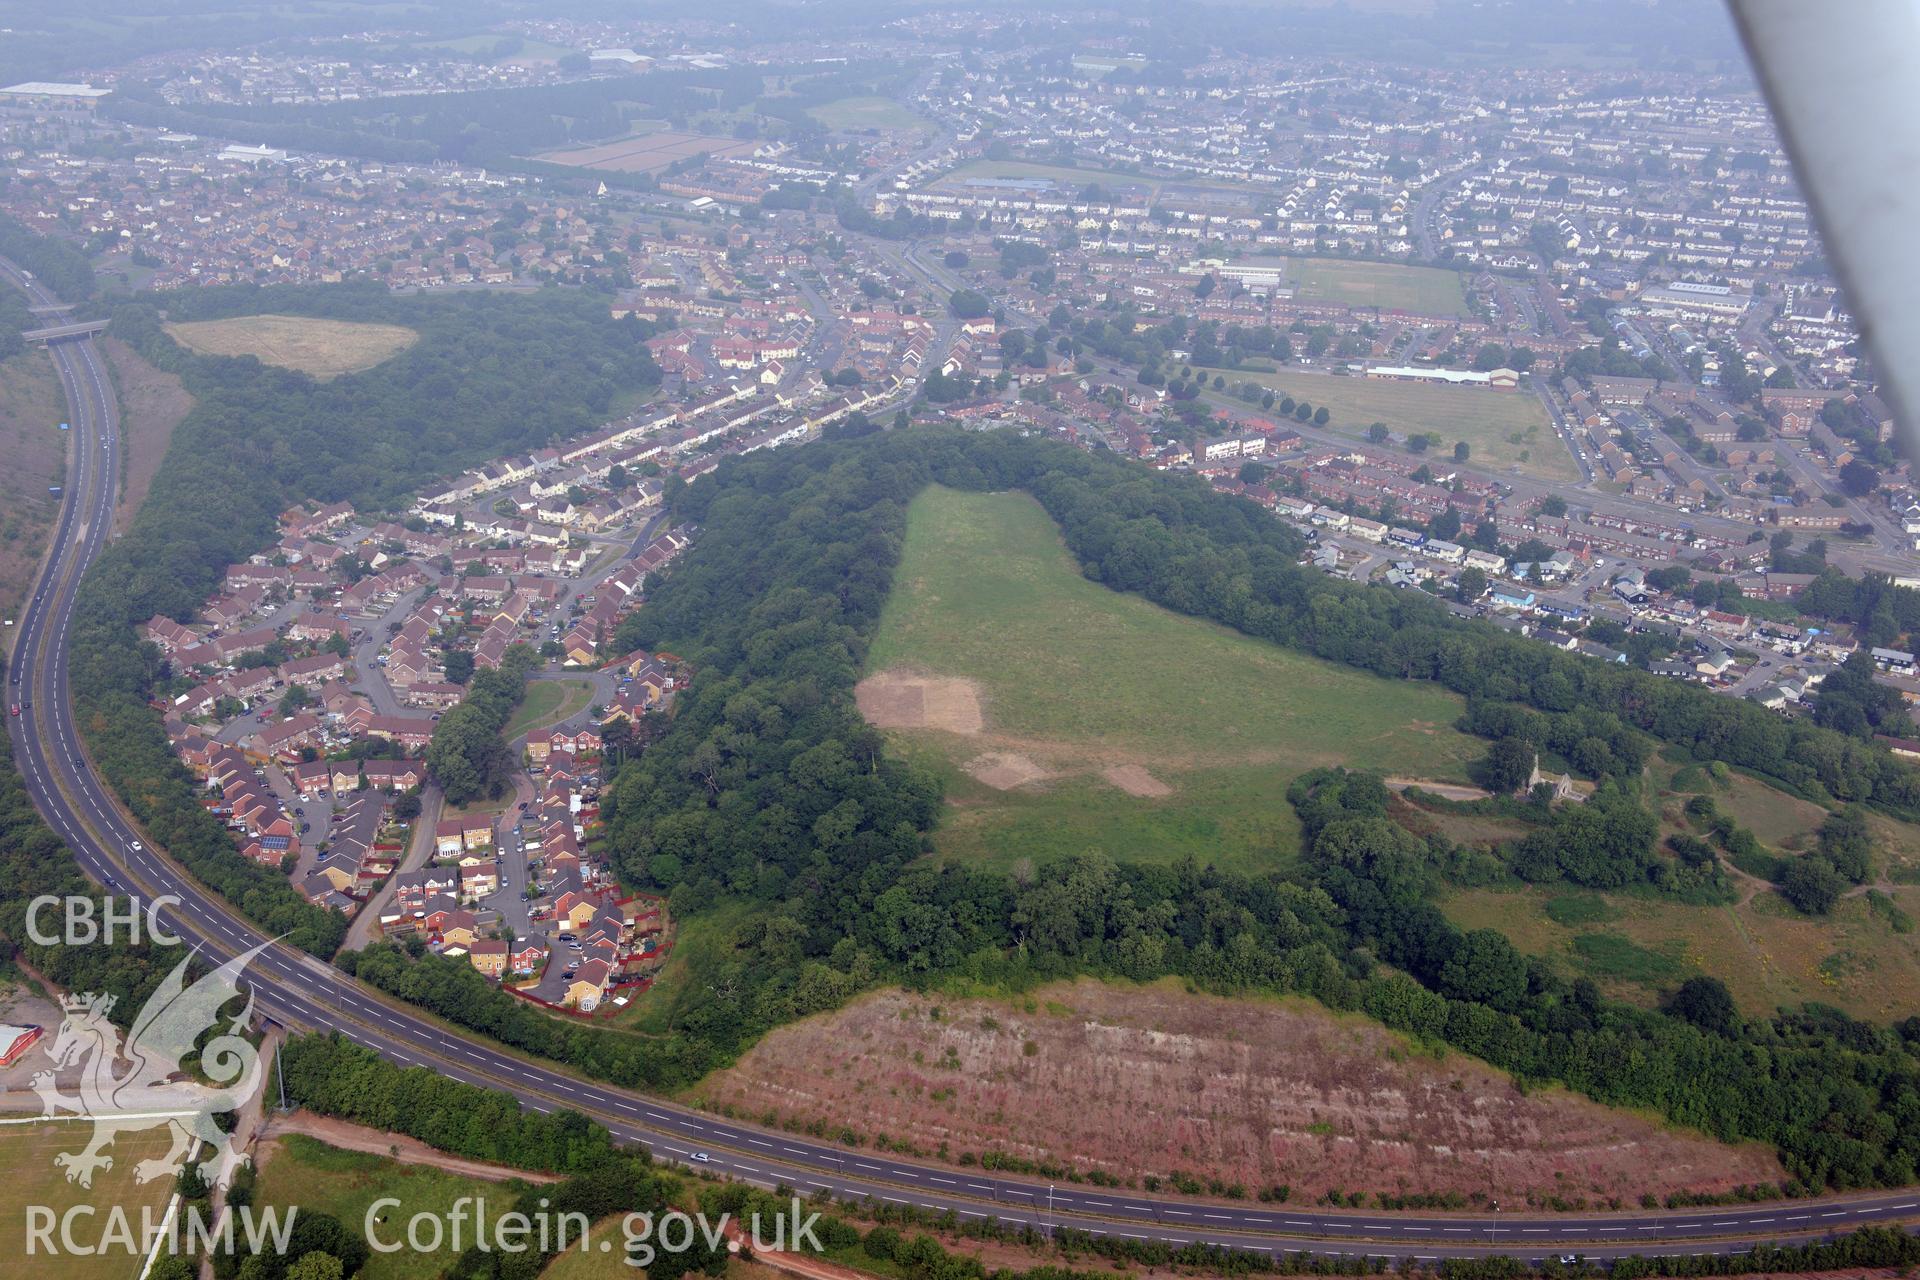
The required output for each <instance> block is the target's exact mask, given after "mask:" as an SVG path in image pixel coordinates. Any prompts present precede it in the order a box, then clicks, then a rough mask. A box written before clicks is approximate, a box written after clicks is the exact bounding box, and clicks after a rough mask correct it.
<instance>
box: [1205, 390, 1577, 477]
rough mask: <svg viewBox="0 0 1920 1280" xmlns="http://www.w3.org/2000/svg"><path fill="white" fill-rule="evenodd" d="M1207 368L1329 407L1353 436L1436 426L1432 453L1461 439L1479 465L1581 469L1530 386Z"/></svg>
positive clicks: (1560, 473) (1562, 473) (1554, 472)
mask: <svg viewBox="0 0 1920 1280" xmlns="http://www.w3.org/2000/svg"><path fill="white" fill-rule="evenodd" d="M1209 372H1210V373H1216V372H1217V373H1219V374H1220V375H1221V376H1222V377H1224V378H1226V380H1227V382H1228V384H1229V385H1231V384H1233V383H1235V382H1245V381H1253V382H1257V383H1259V384H1260V385H1262V386H1266V387H1272V388H1273V389H1274V390H1276V391H1283V392H1285V393H1286V394H1287V395H1290V396H1292V397H1293V398H1294V399H1295V400H1305V401H1307V402H1309V403H1311V404H1312V405H1313V406H1314V407H1315V408H1318V407H1320V406H1321V405H1325V406H1326V407H1327V408H1328V409H1329V410H1331V411H1332V413H1333V420H1332V421H1331V422H1329V423H1328V424H1327V425H1328V427H1329V428H1330V429H1332V430H1334V431H1338V432H1340V433H1341V434H1342V435H1350V436H1353V437H1354V438H1355V439H1359V440H1364V439H1366V436H1367V428H1368V427H1369V426H1371V425H1373V424H1374V423H1376V422H1384V423H1386V424H1387V426H1388V427H1390V428H1391V429H1392V430H1393V432H1394V434H1395V435H1400V436H1405V435H1408V434H1415V435H1417V434H1419V433H1421V432H1424V431H1437V432H1439V433H1440V438H1441V440H1442V441H1443V442H1444V443H1442V444H1441V446H1440V447H1439V448H1438V449H1436V450H1434V456H1435V457H1437V458H1446V459H1449V460H1451V459H1452V457H1453V446H1454V444H1455V443H1456V442H1458V441H1461V440H1464V441H1466V442H1467V446H1468V448H1470V449H1471V450H1472V458H1471V461H1473V462H1474V463H1475V464H1477V465H1479V466H1482V467H1489V468H1492V469H1495V470H1505V469H1507V468H1510V467H1511V468H1517V469H1518V470H1520V471H1521V472H1523V473H1525V474H1527V475H1530V476H1535V477H1538V478H1539V479H1542V480H1567V481H1577V480H1578V479H1579V478H1580V469H1579V467H1577V466H1576V465H1575V464H1574V461H1573V455H1572V454H1570V453H1568V452H1567V446H1566V445H1565V444H1564V443H1563V442H1562V441H1561V439H1560V436H1559V433H1558V432H1556V431H1555V430H1554V429H1553V423H1552V421H1551V420H1550V419H1549V418H1548V417H1547V411H1546V408H1545V406H1543V405H1542V404H1541V403H1540V401H1539V400H1538V399H1536V398H1535V397H1534V395H1533V393H1532V392H1530V391H1525V390H1522V391H1512V392H1503V391H1489V390H1485V389H1483V388H1480V387H1443V386H1427V385H1424V384H1421V383H1413V382H1385V381H1381V380H1379V379H1375V378H1359V377H1353V378H1346V377H1334V376H1333V375H1331V374H1324V373H1295V372H1291V371H1288V370H1282V371H1281V372H1279V373H1234V372H1231V371H1228V370H1210V371H1209ZM1208 381H1212V378H1211V377H1209V379H1208Z"/></svg>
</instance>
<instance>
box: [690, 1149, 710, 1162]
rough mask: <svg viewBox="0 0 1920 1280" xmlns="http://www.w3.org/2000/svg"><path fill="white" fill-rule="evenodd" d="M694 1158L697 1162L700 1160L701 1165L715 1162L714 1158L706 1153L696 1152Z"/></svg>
mask: <svg viewBox="0 0 1920 1280" xmlns="http://www.w3.org/2000/svg"><path fill="white" fill-rule="evenodd" d="M693 1158H694V1159H695V1160H698V1161H699V1162H700V1163H701V1164H711V1163H712V1162H713V1157H712V1156H710V1155H708V1154H707V1153H706V1152H704V1151H696V1152H694V1153H693Z"/></svg>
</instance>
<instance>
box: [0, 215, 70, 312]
mask: <svg viewBox="0 0 1920 1280" xmlns="http://www.w3.org/2000/svg"><path fill="white" fill-rule="evenodd" d="M0 258H7V259H9V260H11V261H12V262H13V263H14V264H15V265H16V266H20V267H24V268H26V269H27V270H28V271H31V272H33V274H34V277H35V279H37V280H38V281H39V283H41V284H43V285H45V286H46V287H47V288H48V289H50V290H51V291H52V292H53V293H54V294H55V295H56V296H57V297H59V299H60V300H61V301H62V302H84V301H86V300H87V299H88V298H90V297H92V296H93V263H92V262H90V261H88V259H87V255H86V252H85V251H84V250H82V249H81V248H80V246H79V245H77V244H74V243H72V242H70V241H67V240H56V239H54V238H53V237H52V236H42V235H36V234H35V233H33V232H32V231H29V230H28V229H27V228H26V227H25V226H23V225H22V224H21V223H20V221H19V220H18V219H17V218H14V217H13V216H11V215H9V214H3V213H0Z"/></svg>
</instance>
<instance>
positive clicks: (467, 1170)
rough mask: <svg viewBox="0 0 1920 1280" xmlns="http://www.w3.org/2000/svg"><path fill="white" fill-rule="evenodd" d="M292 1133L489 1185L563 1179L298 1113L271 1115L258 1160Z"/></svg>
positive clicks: (262, 1158)
mask: <svg viewBox="0 0 1920 1280" xmlns="http://www.w3.org/2000/svg"><path fill="white" fill-rule="evenodd" d="M290 1133H301V1134H305V1135H306V1136H307V1137H309V1138H318V1139H319V1140H320V1141H321V1142H324V1143H326V1144H327V1145H328V1146H331V1147H339V1148H341V1149H342V1150H345V1151H364V1152H367V1153H368V1154H370V1155H376V1156H386V1157H388V1158H389V1159H392V1160H398V1161H399V1162H400V1163H401V1164H430V1165H432V1166H433V1167H434V1168H436V1169H445V1170H446V1171H447V1172H449V1173H457V1174H459V1175H461V1176H462V1177H466V1178H484V1179H486V1180H487V1181H489V1182H507V1181H509V1180H512V1179H518V1180H520V1181H521V1182H558V1181H560V1179H559V1178H558V1177H556V1176H555V1175H553V1174H550V1173H530V1172H528V1171H527V1170H525V1169H510V1168H508V1167H506V1166H505V1165H498V1164H488V1163H486V1162H485V1161H483V1160H464V1159H462V1158H461V1157H459V1156H454V1155H448V1154H447V1153H446V1152H444V1151H441V1150H438V1149H437V1148H434V1147H430V1146H428V1145H427V1144H426V1143H424V1142H421V1141H419V1140H417V1139H414V1138H408V1137H403V1136H401V1135H400V1134H397V1133H385V1132H383V1131H381V1130H379V1129H371V1128H368V1127H367V1126H366V1125H362V1124H353V1123H351V1122H350V1121H346V1120H336V1119H334V1118H333V1117H332V1116H322V1115H315V1114H314V1113H313V1112H311V1111H294V1112H290V1113H287V1114H284V1115H279V1114H276V1115H271V1116H269V1117H268V1118H267V1123H266V1125H265V1127H264V1128H262V1129H261V1130H260V1134H259V1138H258V1146H257V1153H256V1155H255V1159H256V1160H258V1161H259V1162H260V1163H262V1164H264V1163H265V1162H266V1159H267V1155H266V1153H267V1152H268V1151H269V1150H270V1149H271V1148H272V1146H273V1145H274V1143H275V1140H276V1139H278V1138H283V1137H285V1136H286V1135H287V1134H290Z"/></svg>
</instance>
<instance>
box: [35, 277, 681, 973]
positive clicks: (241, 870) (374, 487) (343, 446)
mask: <svg viewBox="0 0 1920 1280" xmlns="http://www.w3.org/2000/svg"><path fill="white" fill-rule="evenodd" d="M166 304H167V307H168V315H169V318H172V319H208V318H215V317H219V316H226V315H242V314H258V313H263V312H277V313H290V314H302V315H318V316H325V317H329V318H333V319H342V320H370V321H383V322H387V323H395V324H404V325H409V326H411V327H412V328H414V329H416V330H417V331H419V333H420V335H421V336H420V340H419V341H418V342H417V343H415V344H414V345H413V346H412V347H410V348H408V349H407V350H406V351H403V352H401V353H400V354H399V355H396V356H394V357H393V358H392V359H390V360H388V361H386V362H385V363H384V364H381V365H377V366H375V367H374V368H372V369H368V370H366V371H364V372H361V373H356V374H350V375H347V376H345V377H341V378H336V379H334V380H333V381H330V382H316V381H315V380H313V379H312V378H309V377H307V376H306V375H305V374H301V373H295V372H292V371H289V370H286V369H280V368H276V367H274V366H271V365H266V364H262V363H261V362H260V361H258V360H256V359H254V358H252V357H250V356H248V357H240V358H217V357H203V356H195V355H192V354H190V353H188V352H187V351H185V350H184V349H183V348H181V347H180V346H178V345H177V344H176V343H174V342H173V340H172V339H170V338H169V337H167V335H166V333H165V331H164V330H163V329H162V328H161V317H160V314H159V311H158V308H157V306H156V304H154V303H150V302H139V303H130V304H127V305H125V306H123V307H121V308H120V309H119V310H118V311H116V312H115V314H114V319H113V329H114V332H115V333H116V334H117V335H118V336H120V337H122V338H124V339H125V340H126V341H128V342H129V343H131V344H132V345H133V346H134V347H135V348H136V349H137V350H139V351H140V352H141V353H142V354H143V355H144V356H146V357H147V358H148V359H149V360H150V361H152V362H153V363H154V364H156V365H158V366H159V367H161V368H164V369H169V370H172V371H174V372H177V373H178V374H180V376H181V378H182V379H183V381H184V382H185V383H186V385H187V388H188V390H190V391H192V392H193V394H194V396H195V398H196V400H197V402H198V403H197V404H196V406H195V408H194V410H193V411H192V412H191V413H190V414H189V415H188V416H187V417H186V419H185V420H183V421H182V422H181V424H180V426H179V427H178V429H177V430H176V431H175V433H174V438H173V444H172V447H171V448H170V449H169V450H168V452H167V456H166V458H165V459H164V461H163V462H162V463H161V466H160V470H159V474H158V475H157V477H156V478H155V481H154V485H153V488H152V491H151V492H150V493H149V495H148V497H147V500H146V502H145V504H144V505H143V506H142V507H141V509H140V511H139V514H138V515H137V516H136V517H135V519H134V522H133V526H132V528H131V529H130V531H129V534H128V536H127V537H125V538H122V539H120V540H118V541H116V542H114V543H113V544H112V545H111V546H109V547H108V548H107V549H106V550H105V551H104V552H102V554H101V556H100V558H99V560H98V561H97V562H96V563H95V564H94V565H93V567H92V568H91V569H89V570H88V572H87V575H86V577H85V578H84V579H83V581H82V583H81V587H80V595H79V601H78V605H77V607H76V609H75V612H74V623H73V648H72V664H73V688H74V696H75V699H76V702H77V704H78V707H79V711H80V715H79V722H80V725H81V728H82V731H83V732H85V733H86V734H87V737H88V745H89V749H90V750H91V751H92V753H93V757H94V759H95V760H96V761H97V762H98V763H99V765H100V766H101V769H102V772H103V773H104V774H105V776H106V777H107V779H108V780H109V781H110V782H111V783H112V784H113V786H114V787H115V788H116V790H117V791H118V792H119V793H120V796H121V798H122V799H123V800H125V801H126V802H127V804H128V805H129V806H130V807H131V808H132V809H133V811H134V813H135V814H136V815H137V816H138V817H139V818H140V820H141V822H142V823H143V824H144V825H145V826H146V827H147V829H148V830H149V831H151V832H152V833H153V835H154V837H155V839H156V840H157V841H158V842H159V843H160V844H161V845H162V846H163V847H165V848H166V849H167V850H168V851H169V852H170V853H172V854H173V855H174V857H176V858H178V859H180V860H181V861H182V862H183V863H184V864H185V865H186V866H187V867H188V869H189V870H191V871H192V872H193V873H194V874H195V875H197V876H198V877H200V879H201V880H203V881H205V882H206V883H208V884H210V885H212V886H213V887H214V888H216V889H218V890H219V891H220V892H221V893H223V894H224V895H225V896H226V897H227V898H228V899H229V900H231V901H232V902H234V903H235V905H237V906H239V907H240V908H241V909H242V910H243V911H245V912H246V913H247V914H248V915H249V916H250V917H251V918H252V919H253V920H254V921H255V922H256V923H258V924H260V925H261V926H262V927H263V928H266V929H267V930H268V931H269V932H272V933H276V934H281V933H284V934H287V935H289V938H290V940H291V941H293V942H294V943H296V944H297V945H301V946H305V947H307V948H309V949H311V950H313V951H315V952H316V953H318V954H322V955H330V954H332V952H333V951H334V950H335V948H337V947H338V946H339V944H340V940H341V938H342V937H344V935H345V922H344V920H342V918H341V917H340V916H339V915H338V914H337V913H335V912H331V911H327V910H324V909H322V908H318V907H313V906H309V905H308V904H307V903H306V902H305V901H304V900H303V899H301V898H300V897H299V896H298V895H297V894H296V893H295V892H294V890H293V888H292V886H291V885H289V884H288V883H287V881H286V878H285V877H284V876H282V875H281V874H280V873H279V872H278V871H277V870H276V869H273V868H266V867H258V866H255V865H253V864H251V863H248V862H247V861H245V860H244V859H242V858H241V857H240V856H239V854H238V852H237V851H236V850H235V849H234V847H233V841H232V839H231V837H230V836H229V834H228V833H227V831H226V830H225V829H224V827H223V826H222V825H221V824H220V822H219V821H218V820H217V819H215V818H213V817H211V816H210V815H208V814H207V813H206V812H205V811H204V810H203V809H201V808H200V806H199V804H198V803H197V801H196V798H195V788H194V785H193V781H192V779H191V777H190V776H189V775H188V774H187V772H186V771H185V770H184V769H183V768H182V767H181V766H180V764H179V763H178V761H177V760H176V759H175V758H174V756H173V753H172V752H171V751H170V750H169V749H168V747H167V743H166V741H165V738H164V735H163V734H162V733H161V730H160V723H159V717H158V716H157V715H156V713H155V712H154V711H153V710H152V708H151V706H150V705H149V702H150V699H151V697H152V694H153V690H154V687H155V683H156V681H158V680H159V679H161V678H162V677H163V676H164V675H166V674H167V672H166V668H165V664H164V663H163V662H162V661H161V660H160V658H159V655H158V654H157V653H156V652H155V651H154V650H153V649H152V647H151V646H149V645H145V644H143V643H142V642H141V641H140V640H139V638H138V636H137V635H136V634H135V632H134V627H136V626H137V625H138V624H140V623H142V622H145V621H146V620H147V619H148V618H151V617H152V616H154V615H155V614H156V613H161V614H167V615H170V616H172V617H176V618H179V619H182V620H186V619H188V618H191V617H192V616H193V613H194V610H195V609H196V608H197V607H198V605H199V603H200V602H201V601H202V600H203V599H204V598H205V597H206V596H207V594H208V593H209V592H210V591H211V590H213V589H214V588H215V587H217V586H218V583H219V575H220V573H221V570H222V569H223V567H224V566H226V565H227V564H229V563H232V562H234V561H237V560H244V559H245V558H246V557H247V556H249V555H251V554H253V553H254V552H256V551H258V550H260V549H261V548H263V547H266V546H269V545H271V543H272V541H273V539H274V537H275V536H276V529H277V524H276V520H277V517H278V515H279V513H280V512H282V511H284V510H286V509H287V508H288V507H289V506H292V505H293V504H295V503H297V502H300V501H304V500H318V501H337V500H342V499H344V500H347V501H350V502H352V503H354V504H355V505H356V506H357V507H358V508H360V509H361V510H362V511H368V512H375V513H377V512H381V511H385V510H390V509H393V508H395V507H396V506H398V505H400V504H402V503H403V502H404V500H405V498H406V497H407V495H408V494H409V493H410V492H411V491H412V490H414V489H415V488H417V487H419V486H421V485H422V484H424V483H426V482H428V481H430V480H432V479H434V478H435V477H438V476H445V475H448V474H450V473H451V472H453V471H455V470H457V469H458V468H460V467H464V466H468V465H472V464H474V463H477V462H481V461H484V460H485V459H488V458H492V457H496V456H498V455H499V454H501V453H506V452H512V451H515V450H522V449H535V448H539V447H541V446H543V445H546V444H548V443H551V442H553V441H556V440H560V439H564V438H566V437H568V436H572V435H577V434H579V433H581V432H584V431H586V430H588V429H590V428H592V427H595V426H597V425H599V424H600V423H602V422H604V421H605V420H606V419H607V417H608V416H609V415H610V414H611V413H612V412H613V410H614V408H615V405H616V403H617V400H618V397H620V396H621V395H623V394H630V393H634V392H638V391H641V390H644V389H646V388H648V387H651V386H653V385H655V384H657V382H658V380H659V371H658V369H657V367H656V366H655V365H654V364H653V361H652V358H651V356H650V355H649V354H648V353H647V351H646V349H645V347H644V346H642V345H641V341H642V340H643V339H644V338H645V337H646V336H647V335H648V330H647V329H646V328H645V327H644V326H642V325H639V324H630V323H626V322H620V323H615V322H613V321H610V320H609V319H608V318H607V312H606V307H605V301H604V299H602V298H600V297H598V296H596V295H593V294H584V293H578V292H568V293H559V292H553V293H543V294H538V295H534V296H531V297H524V296H516V297H502V296H499V295H489V294H466V295H461V296H459V297H436V298H398V297H394V296H393V295H391V294H389V293H387V292H386V291H385V290H384V289H379V288H371V287H356V286H342V287H339V288H329V289H305V288H302V289H292V288H287V289H279V288H273V289H259V288H251V287H240V288H233V289H206V290H196V291H191V292H188V293H184V294H179V295H170V296H169V297H168V298H167V300H166Z"/></svg>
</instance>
